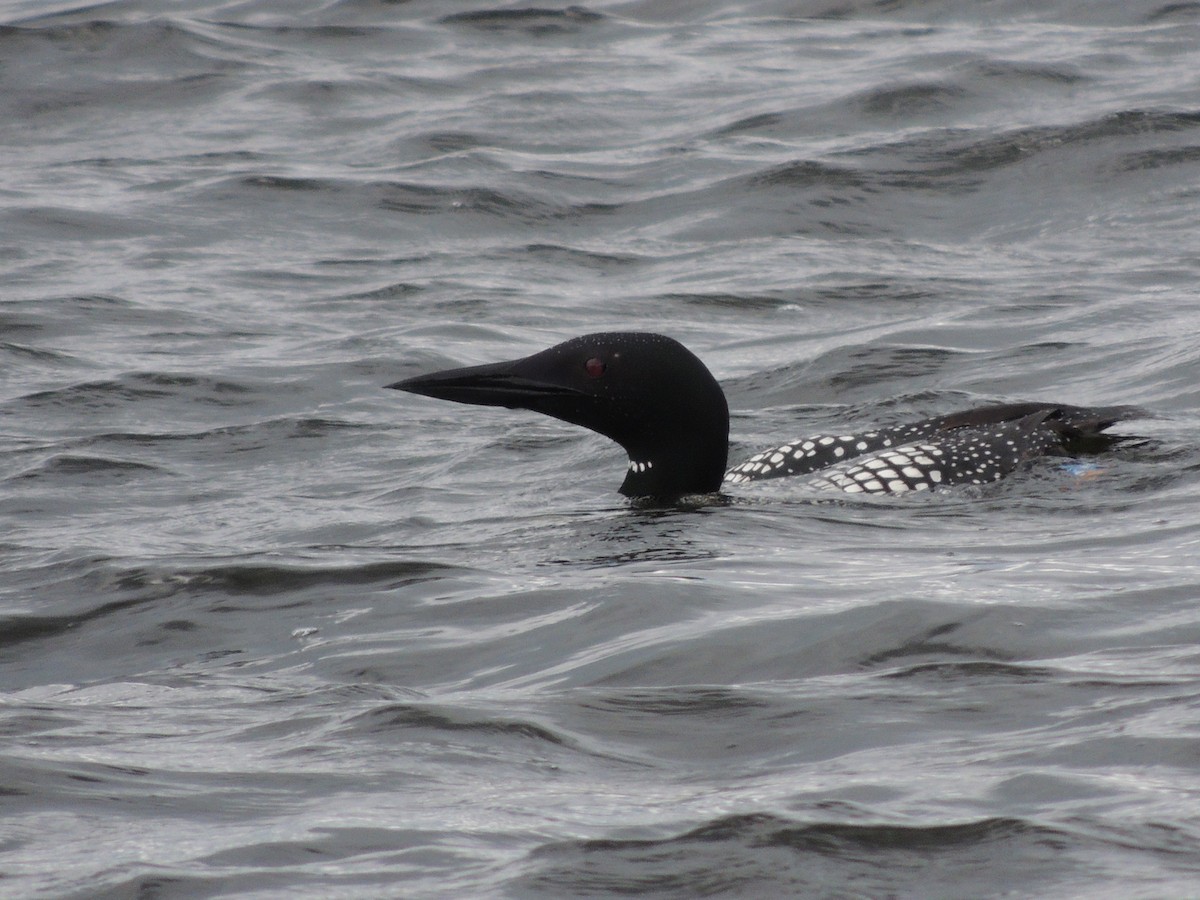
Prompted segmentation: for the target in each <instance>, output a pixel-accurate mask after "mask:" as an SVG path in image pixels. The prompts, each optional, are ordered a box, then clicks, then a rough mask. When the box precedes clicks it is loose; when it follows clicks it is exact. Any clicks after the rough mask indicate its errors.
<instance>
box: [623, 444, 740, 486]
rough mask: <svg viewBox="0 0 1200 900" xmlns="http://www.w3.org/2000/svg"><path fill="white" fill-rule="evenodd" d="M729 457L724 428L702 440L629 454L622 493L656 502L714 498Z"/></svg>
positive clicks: (661, 446) (660, 446) (662, 445)
mask: <svg viewBox="0 0 1200 900" xmlns="http://www.w3.org/2000/svg"><path fill="white" fill-rule="evenodd" d="M626 449H628V448H626ZM728 453H729V433H728V430H727V428H726V430H724V431H722V432H721V433H720V434H715V433H714V434H709V435H706V436H704V438H702V439H701V438H696V439H693V440H687V441H682V442H680V441H674V442H671V443H664V444H661V445H659V446H658V447H656V448H655V449H654V450H653V451H649V452H647V451H642V452H633V451H630V453H629V468H628V469H627V470H626V472H625V481H624V482H623V483H622V484H621V493H622V494H624V495H625V496H626V497H659V498H671V497H680V496H684V495H688V494H715V493H716V492H717V491H719V490H720V489H721V482H722V479H723V478H724V477H725V468H726V465H727V463H728Z"/></svg>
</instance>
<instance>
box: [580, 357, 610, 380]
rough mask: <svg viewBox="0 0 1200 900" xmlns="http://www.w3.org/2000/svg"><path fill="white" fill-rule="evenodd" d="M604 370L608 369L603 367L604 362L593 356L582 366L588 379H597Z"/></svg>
mask: <svg viewBox="0 0 1200 900" xmlns="http://www.w3.org/2000/svg"><path fill="white" fill-rule="evenodd" d="M606 368H608V367H607V366H606V365H604V360H602V359H600V358H598V357H595V356H593V357H592V358H591V359H589V360H588V361H587V362H585V363H584V364H583V370H584V371H585V372H587V373H588V377H589V378H599V377H600V376H601V375H603V374H604V370H605V369H606Z"/></svg>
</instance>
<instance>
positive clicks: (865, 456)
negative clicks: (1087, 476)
mask: <svg viewBox="0 0 1200 900" xmlns="http://www.w3.org/2000/svg"><path fill="white" fill-rule="evenodd" d="M937 426H938V420H933V419H931V420H928V421H926V422H918V423H916V424H914V425H908V426H903V427H900V428H894V429H888V430H885V431H872V432H868V433H865V434H860V435H837V436H834V435H816V436H813V437H811V438H806V439H804V440H796V441H791V442H789V443H788V444H784V445H782V446H780V447H778V448H774V449H771V450H766V451H763V452H762V453H758V454H755V455H754V456H752V457H751V458H750V459H749V460H747V461H746V462H744V463H742V464H741V465H738V466H735V467H734V468H732V469H730V470H729V472H727V473H726V475H725V481H726V482H727V483H729V484H738V483H741V482H746V481H753V480H755V479H761V478H775V477H781V476H784V475H804V474H811V475H812V477H811V478H810V479H809V483H810V484H811V485H812V486H814V487H817V488H824V489H832V490H840V491H844V492H846V493H863V492H866V493H873V494H902V493H907V492H910V491H928V490H933V489H934V488H937V487H948V486H952V485H958V484H985V483H988V482H992V481H996V480H997V479H999V478H1001V477H1003V476H1004V475H1006V474H1008V473H1009V472H1011V471H1012V470H1013V469H1015V468H1016V467H1017V466H1018V465H1020V464H1021V463H1022V462H1024V461H1025V460H1027V459H1031V458H1033V457H1035V456H1040V455H1043V454H1045V453H1046V452H1047V451H1049V450H1052V449H1054V448H1055V447H1058V446H1060V443H1061V438H1060V435H1059V433H1058V432H1057V431H1055V430H1054V429H1052V428H1050V427H1046V426H1045V425H1044V424H1043V421H1042V420H1041V419H1038V420H1036V421H1032V422H1031V421H1029V420H1022V419H1017V420H1014V421H1011V422H1005V423H1001V424H999V425H996V424H994V423H993V424H989V425H987V426H986V427H961V428H953V429H946V430H940V431H939V430H938V427H937Z"/></svg>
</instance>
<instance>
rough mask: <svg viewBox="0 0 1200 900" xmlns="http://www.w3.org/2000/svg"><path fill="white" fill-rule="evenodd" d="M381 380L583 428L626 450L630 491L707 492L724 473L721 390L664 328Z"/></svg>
mask: <svg viewBox="0 0 1200 900" xmlns="http://www.w3.org/2000/svg"><path fill="white" fill-rule="evenodd" d="M388 387H389V388H395V389H396V390H401V391H408V392H409V393H413V394H423V395H425V396H426V397H436V398H438V399H440V400H453V401H456V402H458V403H474V404H478V405H481V406H505V407H508V408H510V409H530V410H533V411H534V412H539V413H542V414H543V415H547V416H553V417H554V418H556V419H562V420H563V421H564V422H570V423H572V424H574V425H582V426H583V427H584V428H590V429H591V430H592V431H595V432H598V433H600V434H602V435H604V436H605V437H608V438H611V439H612V440H614V441H616V442H617V443H618V444H620V445H621V446H622V447H624V448H625V451H626V452H627V453H628V454H629V471H628V472H627V473H626V476H625V482H624V483H623V484H622V485H621V493H622V494H624V495H626V496H627V497H664V498H669V497H679V496H682V495H684V494H709V493H713V492H715V491H716V490H717V489H718V488H720V486H721V478H722V476H723V475H724V472H725V463H726V458H727V455H728V450H729V407H728V405H727V404H726V402H725V394H724V392H722V390H721V386H720V385H719V384H717V381H716V379H715V378H713V376H712V373H711V372H709V371H708V369H707V368H706V367H705V365H704V363H702V362H701V361H700V360H699V359H698V358H697V357H696V356H695V355H694V354H693V353H692V352H691V351H690V350H688V349H687V348H686V347H684V346H683V345H682V344H680V343H679V342H678V341H676V340H673V339H672V338H669V337H665V336H663V335H661V334H648V333H642V332H604V333H600V334H586V335H584V336H582V337H577V338H572V339H571V340H569V341H565V342H563V343H561V344H557V345H556V346H554V347H551V348H549V349H548V350H543V351H541V352H540V353H535V354H533V355H532V356H526V357H524V358H523V359H515V360H511V361H510V362H501V363H491V364H489V365H483V366H470V367H468V368H463V369H448V370H446V371H442V372H433V373H431V374H429V375H418V376H417V377H416V378H408V379H406V380H404V381H399V382H397V383H396V384H389V385H388Z"/></svg>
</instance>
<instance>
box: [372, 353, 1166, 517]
mask: <svg viewBox="0 0 1200 900" xmlns="http://www.w3.org/2000/svg"><path fill="white" fill-rule="evenodd" d="M387 387H389V388H394V389H396V390H401V391H408V392H409V393H413V394H423V395H424V396H427V397H436V398H438V399H441V400H453V401H456V402H458V403H474V404H478V405H481V406H506V407H508V408H510V409H529V410H533V411H535V412H539V413H542V414H544V415H547V416H553V417H554V418H556V419H562V420H563V421H565V422H571V423H573V424H575V425H582V426H583V427H585V428H590V429H591V430H592V431H596V432H599V433H600V434H602V435H604V436H605V437H609V438H611V439H612V440H614V441H616V442H617V443H618V444H620V445H621V446H622V447H624V448H625V450H626V452H627V453H628V454H629V468H628V471H627V472H626V474H625V481H624V483H623V484H622V485H621V493H622V494H624V495H626V496H627V497H661V498H672V497H679V496H683V495H686V494H711V493H715V492H716V491H718V490H719V489H720V487H721V484H722V483H726V484H739V483H741V482H745V481H754V480H757V479H763V478H779V477H782V476H785V475H809V476H810V478H809V483H810V484H811V485H813V486H814V487H817V488H826V489H834V490H841V491H845V492H847V493H864V494H900V493H905V492H907V491H923V490H930V489H934V488H939V487H949V486H953V485H961V484H984V483H987V482H991V481H996V480H997V479H999V478H1002V477H1003V476H1005V475H1007V474H1008V473H1010V472H1012V471H1013V470H1014V469H1016V468H1017V467H1018V466H1019V465H1020V464H1021V463H1023V462H1024V461H1026V460H1029V459H1033V458H1035V457H1038V456H1046V455H1054V456H1069V455H1072V454H1074V453H1080V452H1083V453H1086V452H1096V451H1099V450H1102V449H1104V448H1106V447H1108V446H1110V445H1111V444H1112V443H1114V442H1115V441H1117V440H1118V438H1115V437H1113V436H1111V435H1104V434H1101V432H1102V431H1103V430H1104V429H1105V428H1107V427H1109V426H1110V425H1112V424H1113V423H1115V422H1118V421H1120V420H1122V419H1127V418H1133V417H1136V416H1138V415H1140V414H1142V413H1141V412H1140V411H1139V410H1138V409H1136V408H1135V407H1128V406H1112V407H1099V408H1081V407H1077V406H1064V405H1062V404H1055V403H1011V404H1004V405H995V406H983V407H979V408H976V409H971V410H966V411H964V412H958V413H951V414H950V415H945V416H937V417H935V418H932V419H924V420H922V421H920V422H915V423H912V424H907V425H897V426H891V427H887V428H879V429H875V430H872V431H868V432H864V433H860V434H836V435H835V434H818V435H813V436H811V437H807V438H801V439H798V440H795V441H788V442H787V443H786V444H780V445H779V446H778V447H773V448H771V449H770V450H764V451H763V452H761V453H758V454H756V455H755V456H753V457H751V458H750V459H749V460H747V461H746V462H744V463H741V464H740V465H737V466H734V467H733V468H732V469H729V470H728V471H726V468H725V467H726V463H727V457H728V452H729V407H728V404H727V403H726V401H725V394H724V392H723V391H722V390H721V386H720V385H719V384H717V381H716V379H715V378H713V376H712V373H711V372H709V371H708V368H707V367H706V366H705V365H704V363H702V362H701V361H700V360H699V359H698V358H697V357H696V355H695V354H693V353H692V352H691V351H690V350H688V349H687V348H686V347H684V346H683V345H682V344H680V343H679V342H678V341H676V340H674V339H673V338H669V337H666V336H664V335H661V334H651V333H643V332H605V333H600V334H587V335H583V336H582V337H577V338H572V339H571V340H569V341H565V342H563V343H561V344H558V345H556V346H554V347H550V348H549V349H548V350H543V351H541V352H540V353H535V354H533V355H532V356H527V357H525V358H524V359H516V360H512V361H509V362H501V363H492V364H489V365H482V366H470V367H467V368H461V369H448V370H446V371H442V372H433V373H431V374H429V375H418V376H417V377H415V378H408V379H405V380H404V381H399V382H396V383H395V384H389V385H387Z"/></svg>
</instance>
